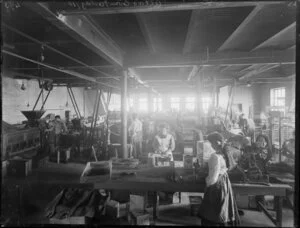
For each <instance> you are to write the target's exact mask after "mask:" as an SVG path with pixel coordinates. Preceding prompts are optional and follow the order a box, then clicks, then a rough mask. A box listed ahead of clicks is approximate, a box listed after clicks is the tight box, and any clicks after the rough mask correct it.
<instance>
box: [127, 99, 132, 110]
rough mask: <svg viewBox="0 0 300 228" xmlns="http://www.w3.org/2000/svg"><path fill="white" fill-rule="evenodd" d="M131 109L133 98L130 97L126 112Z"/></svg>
mask: <svg viewBox="0 0 300 228" xmlns="http://www.w3.org/2000/svg"><path fill="white" fill-rule="evenodd" d="M132 108H133V98H132V97H130V98H128V102H127V111H129V110H130V109H132Z"/></svg>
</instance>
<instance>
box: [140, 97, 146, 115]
mask: <svg viewBox="0 0 300 228" xmlns="http://www.w3.org/2000/svg"><path fill="white" fill-rule="evenodd" d="M147 101H148V100H147V98H139V104H138V105H139V111H140V112H147V111H148V102H147Z"/></svg>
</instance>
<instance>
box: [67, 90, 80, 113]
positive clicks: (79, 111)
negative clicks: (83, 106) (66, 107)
mask: <svg viewBox="0 0 300 228" xmlns="http://www.w3.org/2000/svg"><path fill="white" fill-rule="evenodd" d="M69 90H70V92H71V94H72V96H73V100H74V104H75V105H76V108H77V111H78V114H79V118H81V115H80V111H79V108H78V105H77V102H76V99H75V96H74V93H73V90H72V88H71V87H69Z"/></svg>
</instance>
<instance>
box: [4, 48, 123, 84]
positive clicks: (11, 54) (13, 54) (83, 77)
mask: <svg viewBox="0 0 300 228" xmlns="http://www.w3.org/2000/svg"><path fill="white" fill-rule="evenodd" d="M1 52H2V53H4V54H6V55H10V56H13V57H16V58H19V59H22V60H25V61H29V62H32V63H35V64H38V65H40V66H43V67H47V68H49V69H52V70H55V71H59V72H62V73H65V74H68V75H72V76H74V77H77V78H80V79H84V80H87V81H90V82H93V83H97V84H100V85H104V86H108V87H111V88H115V89H120V88H119V87H116V86H114V85H110V84H107V83H103V82H99V81H97V80H96V78H93V77H90V76H87V75H84V74H81V73H78V72H75V71H71V70H62V69H59V68H57V67H54V66H50V65H48V64H45V63H42V62H39V61H36V60H33V59H29V58H26V57H24V56H21V55H18V54H16V53H13V52H11V51H7V50H4V49H2V50H1Z"/></svg>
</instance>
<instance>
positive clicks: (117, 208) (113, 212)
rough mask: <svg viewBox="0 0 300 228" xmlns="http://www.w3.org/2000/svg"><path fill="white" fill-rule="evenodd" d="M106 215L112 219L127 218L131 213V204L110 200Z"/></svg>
mask: <svg viewBox="0 0 300 228" xmlns="http://www.w3.org/2000/svg"><path fill="white" fill-rule="evenodd" d="M105 211H106V213H105V214H106V215H108V216H109V217H111V218H122V217H125V216H127V214H128V211H129V204H128V203H119V202H118V201H115V200H110V201H109V202H107V204H106V208H105Z"/></svg>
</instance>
